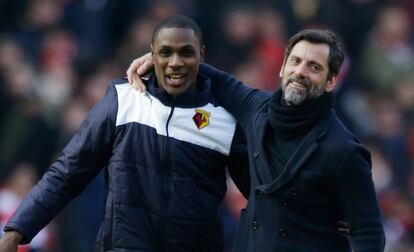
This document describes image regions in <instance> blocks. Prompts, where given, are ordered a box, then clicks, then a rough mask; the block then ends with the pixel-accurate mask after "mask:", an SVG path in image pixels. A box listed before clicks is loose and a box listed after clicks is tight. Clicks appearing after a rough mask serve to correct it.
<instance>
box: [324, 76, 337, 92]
mask: <svg viewBox="0 0 414 252" xmlns="http://www.w3.org/2000/svg"><path fill="white" fill-rule="evenodd" d="M336 80H337V78H336V75H334V76H332V78H331V79H330V80H328V82H327V83H326V86H325V91H326V92H332V90H333V89H334V88H335V86H336Z"/></svg>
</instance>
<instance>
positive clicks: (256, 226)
mask: <svg viewBox="0 0 414 252" xmlns="http://www.w3.org/2000/svg"><path fill="white" fill-rule="evenodd" d="M259 227H260V225H259V224H258V223H257V221H256V220H253V221H252V229H253V230H257V229H259Z"/></svg>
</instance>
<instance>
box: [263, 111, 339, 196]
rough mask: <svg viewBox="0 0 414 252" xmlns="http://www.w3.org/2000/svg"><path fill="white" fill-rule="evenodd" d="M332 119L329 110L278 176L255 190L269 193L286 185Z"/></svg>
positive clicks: (324, 132) (313, 149)
mask: <svg viewBox="0 0 414 252" xmlns="http://www.w3.org/2000/svg"><path fill="white" fill-rule="evenodd" d="M333 117H334V112H333V110H331V111H330V112H329V113H327V115H326V116H324V117H323V118H322V119H321V121H320V122H319V123H317V124H316V125H315V126H314V127H313V128H312V129H311V130H310V131H309V133H308V134H307V135H306V136H305V138H304V140H303V141H302V143H301V144H300V145H299V147H298V148H297V149H296V151H295V152H294V154H293V155H292V157H291V158H290V159H289V161H288V162H287V163H286V165H285V167H284V169H283V172H282V173H281V174H280V176H279V177H277V178H276V179H275V180H274V181H273V182H272V183H269V184H263V185H260V186H258V187H257V188H256V189H257V190H259V191H262V192H265V193H270V192H274V191H276V190H278V189H280V188H282V187H283V186H284V185H286V184H287V183H288V182H289V181H290V180H291V179H292V178H293V177H294V176H295V174H296V173H297V172H298V171H299V170H300V168H301V167H302V165H303V164H304V163H305V161H306V160H307V159H308V158H309V157H310V156H311V155H312V153H313V152H314V151H315V150H316V149H317V148H318V141H317V140H318V139H319V138H321V137H322V136H324V135H325V134H326V132H327V130H328V128H329V125H330V122H331V121H332V118H333ZM267 169H269V168H267Z"/></svg>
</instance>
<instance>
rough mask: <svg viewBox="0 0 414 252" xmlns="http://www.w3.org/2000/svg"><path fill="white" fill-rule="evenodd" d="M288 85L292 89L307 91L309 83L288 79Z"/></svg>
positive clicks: (302, 80)
mask: <svg viewBox="0 0 414 252" xmlns="http://www.w3.org/2000/svg"><path fill="white" fill-rule="evenodd" d="M289 84H293V86H294V87H296V88H300V89H308V88H309V87H310V83H309V82H308V81H307V80H304V79H298V78H291V79H289V81H288V85H289Z"/></svg>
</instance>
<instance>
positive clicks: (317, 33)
mask: <svg viewBox="0 0 414 252" xmlns="http://www.w3.org/2000/svg"><path fill="white" fill-rule="evenodd" d="M302 40H306V41H309V42H311V43H315V44H327V45H328V46H329V61H328V66H329V72H328V80H330V79H331V78H332V77H333V75H338V73H339V70H340V69H341V66H342V63H343V61H344V57H345V56H344V50H343V47H342V45H341V43H340V42H339V40H338V39H337V37H336V36H335V34H334V33H333V32H332V31H329V30H321V29H305V30H301V31H300V32H298V33H296V34H295V35H293V36H292V37H291V38H290V39H289V43H288V46H287V47H286V50H285V59H284V62H283V63H286V60H287V58H288V57H289V55H290V53H291V52H292V49H293V47H294V46H295V45H296V44H297V43H298V42H299V41H302Z"/></svg>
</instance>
